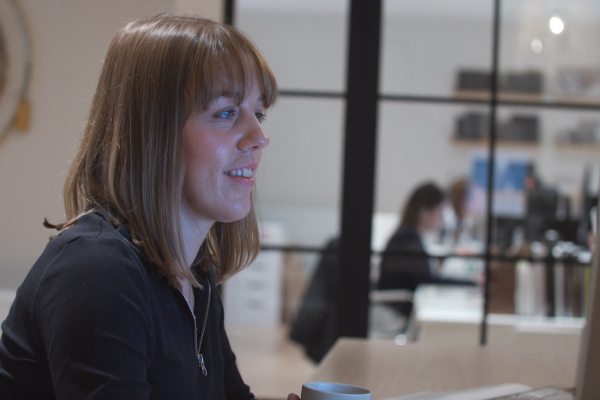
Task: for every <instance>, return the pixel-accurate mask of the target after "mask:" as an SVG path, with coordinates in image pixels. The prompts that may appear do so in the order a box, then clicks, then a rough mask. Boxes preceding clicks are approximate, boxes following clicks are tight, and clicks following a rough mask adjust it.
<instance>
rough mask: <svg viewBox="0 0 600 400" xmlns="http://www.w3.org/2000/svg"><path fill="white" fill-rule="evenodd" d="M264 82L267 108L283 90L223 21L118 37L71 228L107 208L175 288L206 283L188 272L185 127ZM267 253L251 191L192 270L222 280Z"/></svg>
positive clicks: (194, 21)
mask: <svg viewBox="0 0 600 400" xmlns="http://www.w3.org/2000/svg"><path fill="white" fill-rule="evenodd" d="M254 80H257V84H258V86H259V87H260V88H261V91H262V94H263V96H264V105H265V108H269V107H271V106H272V105H273V104H274V102H275V101H276V98H277V84H276V81H275V77H274V76H273V73H272V72H271V70H270V68H269V66H268V65H267V63H266V61H265V60H264V58H263V57H262V56H261V54H260V53H259V52H258V50H257V49H256V47H255V46H254V45H253V44H252V43H251V42H250V40H249V39H247V38H246V37H245V36H244V35H243V34H242V33H240V32H239V31H238V30H237V29H235V28H233V27H231V26H228V25H224V24H220V23H217V22H214V21H210V20H206V19H201V18H196V17H181V16H172V15H166V14H159V15H156V16H153V17H149V18H144V19H140V20H137V21H133V22H130V23H129V24H127V25H126V26H125V27H124V28H122V29H121V30H119V31H118V32H117V34H116V36H115V38H114V39H113V41H112V43H111V44H110V46H109V48H108V52H107V55H106V59H105V60H104V65H103V68H102V72H101V74H100V79H99V81H98V86H97V89H96V93H95V96H94V99H93V102H92V106H91V110H90V115H89V118H88V122H87V125H86V127H85V132H84V136H83V139H82V141H81V144H80V147H79V150H78V152H77V154H76V156H75V159H74V161H73V164H72V166H71V169H70V173H69V176H68V178H67V181H66V183H65V187H64V202H65V209H66V215H67V221H66V222H65V223H63V224H59V225H55V226H53V227H55V228H56V229H65V228H68V227H70V226H72V225H73V224H74V223H75V222H76V221H77V219H78V218H79V217H80V216H82V215H84V214H87V213H90V212H94V211H98V210H104V211H105V212H107V213H108V214H110V215H111V216H112V217H113V218H114V220H115V222H116V223H119V224H124V225H126V226H127V227H128V229H129V232H130V234H131V236H132V238H133V240H134V242H135V243H136V244H138V245H140V246H142V247H143V249H144V256H145V257H146V258H147V259H148V260H149V261H151V262H152V263H153V264H154V265H156V267H157V268H158V269H159V270H160V271H161V272H163V273H164V274H165V275H166V276H167V277H168V279H169V281H170V283H171V285H173V286H179V283H178V279H179V278H187V279H189V280H190V281H191V282H192V283H193V284H194V285H195V286H199V282H198V281H197V278H196V276H195V275H194V273H193V272H192V271H191V270H190V269H189V268H188V267H187V265H185V262H184V256H183V244H182V243H183V241H182V237H181V235H182V234H181V229H180V226H179V218H176V217H175V216H178V215H179V205H180V201H181V193H182V188H183V179H184V172H185V159H184V151H183V148H182V129H183V126H184V123H185V121H186V119H187V118H188V117H189V115H191V114H193V113H195V112H197V111H200V110H203V109H206V108H207V107H208V106H209V104H210V103H211V101H212V100H214V99H216V98H218V97H220V96H222V95H227V96H230V97H232V98H234V99H236V100H237V101H239V102H241V101H242V100H243V99H244V97H245V95H246V93H247V91H248V90H249V87H250V85H251V84H252V82H253V81H254ZM259 251H260V243H259V234H258V225H257V217H256V213H255V206H254V193H253V194H252V207H251V210H250V213H249V214H248V215H247V216H246V217H245V218H243V219H242V220H240V221H236V222H230V223H221V222H217V223H215V224H214V225H213V226H212V228H211V230H210V232H209V233H208V235H207V237H206V240H205V241H204V243H203V244H202V246H201V247H200V250H199V252H198V255H197V257H196V259H195V261H194V263H193V265H194V266H196V265H197V266H200V267H201V268H202V269H203V270H207V269H208V268H209V267H210V266H214V268H215V270H216V275H217V279H218V280H219V281H223V280H225V279H227V278H228V277H230V276H232V275H233V274H235V273H237V272H238V271H240V270H241V269H242V268H244V267H245V266H246V265H248V264H249V263H250V262H252V261H253V260H254V259H255V258H256V256H257V254H258V252H259Z"/></svg>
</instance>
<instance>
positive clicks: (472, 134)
mask: <svg viewBox="0 0 600 400" xmlns="http://www.w3.org/2000/svg"><path fill="white" fill-rule="evenodd" d="M489 127H490V119H489V117H488V115H487V114H486V113H482V112H469V113H467V114H465V115H462V116H460V117H459V118H458V119H457V120H456V131H455V134H454V137H456V138H457V139H467V140H469V139H483V138H484V137H486V136H487V132H488V130H489Z"/></svg>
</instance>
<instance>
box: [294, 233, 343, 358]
mask: <svg viewBox="0 0 600 400" xmlns="http://www.w3.org/2000/svg"><path fill="white" fill-rule="evenodd" d="M339 247H340V240H339V239H333V240H331V241H330V242H329V243H328V244H327V247H326V249H325V253H323V255H322V256H321V260H320V261H319V264H318V265H317V267H316V270H315V272H314V274H313V276H312V278H311V280H310V283H309V285H308V289H307V290H306V292H305V294H304V298H303V299H302V303H301V305H300V308H299V309H298V314H297V315H296V318H295V320H294V323H293V324H292V329H291V331H290V338H291V339H292V340H294V341H296V342H298V343H300V344H301V345H303V346H304V350H305V352H306V355H307V356H308V357H310V359H311V360H313V361H314V362H316V363H319V362H320V361H321V360H322V359H323V357H325V354H327V352H328V351H329V349H330V348H331V346H333V344H334V343H335V341H336V340H337V332H336V329H335V322H336V312H335V311H336V309H335V308H336V300H335V297H334V296H335V295H336V293H337V288H338V284H337V281H338V274H339V262H338V254H337V251H338V250H339Z"/></svg>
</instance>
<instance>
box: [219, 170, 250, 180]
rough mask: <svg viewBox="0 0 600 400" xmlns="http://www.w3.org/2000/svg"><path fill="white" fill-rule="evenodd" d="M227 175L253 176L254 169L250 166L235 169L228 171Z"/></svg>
mask: <svg viewBox="0 0 600 400" xmlns="http://www.w3.org/2000/svg"><path fill="white" fill-rule="evenodd" d="M225 175H231V176H243V177H244V178H251V177H252V170H251V169H250V168H240V169H233V170H231V171H226V172H225Z"/></svg>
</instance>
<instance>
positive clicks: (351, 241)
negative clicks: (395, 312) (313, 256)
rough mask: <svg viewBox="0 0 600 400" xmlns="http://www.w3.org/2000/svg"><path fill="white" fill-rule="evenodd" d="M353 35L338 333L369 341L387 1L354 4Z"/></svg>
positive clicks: (355, 0)
mask: <svg viewBox="0 0 600 400" xmlns="http://www.w3.org/2000/svg"><path fill="white" fill-rule="evenodd" d="M349 31H350V35H349V51H348V70H347V71H348V76H347V86H346V88H347V92H346V93H347V97H346V121H345V144H344V178H343V189H342V198H343V200H342V226H341V229H342V233H341V249H340V265H341V268H340V269H339V270H340V276H339V280H338V282H339V283H340V285H339V290H338V294H339V297H338V313H337V330H338V334H339V336H351V337H366V336H367V328H368V316H369V314H368V312H369V270H370V259H371V220H372V216H373V197H374V182H375V149H376V147H375V146H376V136H377V100H378V97H377V92H378V83H379V47H380V31H381V0H351V2H350V27H349Z"/></svg>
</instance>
